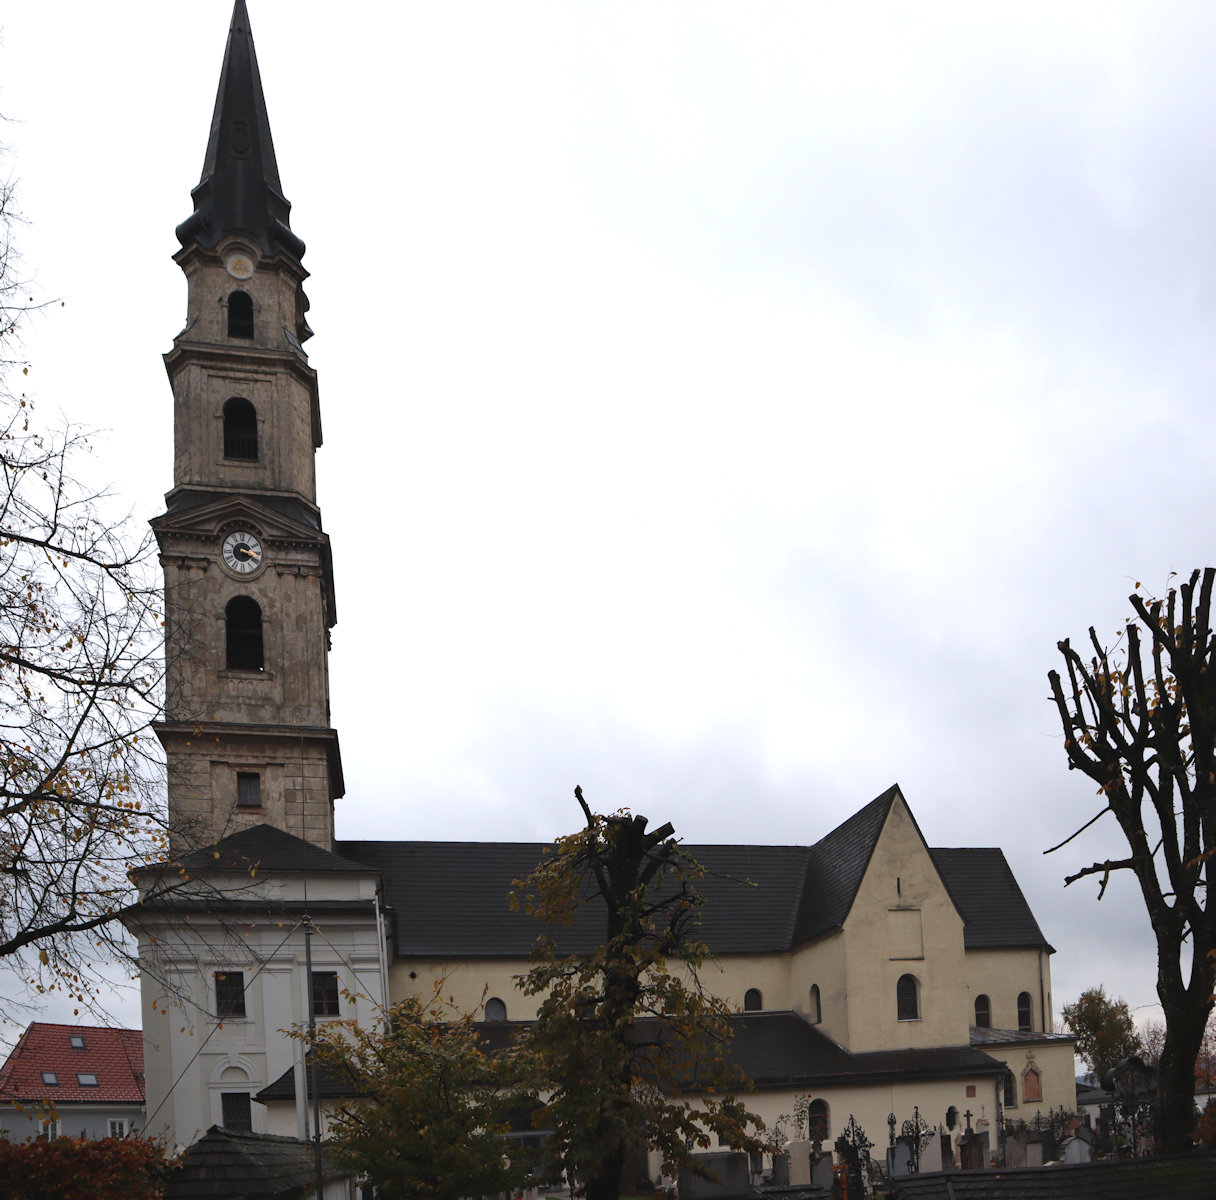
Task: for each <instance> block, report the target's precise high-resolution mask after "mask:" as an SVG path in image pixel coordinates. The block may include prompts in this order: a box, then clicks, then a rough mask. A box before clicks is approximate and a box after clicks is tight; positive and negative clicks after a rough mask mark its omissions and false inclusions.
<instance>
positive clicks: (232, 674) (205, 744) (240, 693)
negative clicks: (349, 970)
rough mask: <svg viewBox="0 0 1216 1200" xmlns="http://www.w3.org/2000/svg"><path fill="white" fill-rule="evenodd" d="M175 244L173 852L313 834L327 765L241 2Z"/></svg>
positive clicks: (323, 591)
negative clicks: (245, 835) (180, 303)
mask: <svg viewBox="0 0 1216 1200" xmlns="http://www.w3.org/2000/svg"><path fill="white" fill-rule="evenodd" d="M192 195H193V199H194V213H193V215H191V216H190V217H189V218H188V219H187V220H186V221H184V222H183V223H182V224H181V225H180V226H178V229H177V237H178V240H179V241H180V242H181V249H180V250H179V251H178V252H177V254H176V255H175V261H176V262H177V264H178V265H179V266H180V267H181V269H182V271H183V272H184V274H185V276H186V281H187V285H188V289H189V291H188V300H187V316H186V324H185V328H184V329H183V330H182V331H181V332H180V333H179V334H178V335H177V337H176V338H174V341H173V349H172V350H170V351H169V353H168V354H166V355H165V367H166V369H167V370H168V373H169V380H170V383H171V385H172V388H173V406H174V462H173V489H172V490H171V491H170V492H169V493H168V494H167V495H166V497H165V503H166V509H165V512H164V513H163V514H162V515H161V516H159V517H157V518H156V519H155V520H154V521H153V522H152V527H153V529H154V531H155V534H156V538H157V541H158V543H159V545H160V553H161V562H162V564H163V567H164V572H165V616H166V632H165V647H166V648H165V653H166V663H165V671H166V699H165V719H164V721H163V722H161V723H160V724H159V725H158V727H157V734H158V736H159V737H160V740H161V743H162V745H163V746H164V748H165V754H166V758H167V762H168V771H169V813H170V819H171V821H172V827H173V831H174V832H173V836H174V839H175V852H182V851H187V850H189V849H191V848H192V847H194V846H199V845H204V844H207V843H210V842H214V841H216V840H218V839H220V838H223V837H225V836H227V835H228V834H230V833H234V832H236V831H238V830H240V829H244V828H247V827H249V826H251V825H258V824H268V825H272V826H275V827H276V828H278V829H282V830H285V831H286V832H288V833H292V834H294V835H296V836H297V837H300V838H303V839H305V840H306V841H309V842H311V843H313V844H314V845H317V846H319V847H322V848H323V849H325V850H329V849H331V848H332V845H333V837H334V821H333V801H334V799H335V798H336V797H339V796H341V795H342V793H343V782H342V765H341V758H340V755H339V752H338V738H337V733H336V731H335V730H334V729H333V728H332V727H331V725H330V712H329V666H328V653H329V630H330V629H331V628H332V626H333V625H334V623H335V621H336V619H337V618H336V613H335V604H334V581H333V565H332V562H331V559H330V550H329V539H328V538H327V537H326V535H325V533H324V532H323V530H322V527H321V512H320V509H319V508H318V507H317V501H316V480H315V470H314V456H315V452H316V450H317V448H318V447H319V446H320V445H321V412H320V405H319V400H318V393H317V377H316V372H315V371H313V369H312V368H311V367H310V366H309V365H308V356H307V355H306V354H305V352H304V342H305V341H306V340H307V338H309V337H310V336H311V333H312V331H311V330H310V329H309V328H308V323H307V320H306V313H307V309H308V300H307V298H306V296H305V294H304V281H305V279H307V277H308V272H307V271H306V270H305V269H304V267H303V264H302V259H303V256H304V243H303V242H302V241H301V240H300V239H299V237H297V236H296V234H295V233H293V232H292V230H291V227H290V222H289V214H290V209H291V205H290V204H289V203H288V201H287V200H286V198H285V197H284V195H283V190H282V186H281V184H280V183H279V172H278V166H277V164H276V162H275V154H274V145H273V143H272V141H271V136H270V123H269V121H268V119H267V115H266V101H265V99H264V97H263V95H262V82H261V78H260V76H259V73H258V64H257V57H256V55H255V53H254V47H253V36H252V34H251V32H250V27H249V15H248V13H247V11H246V8H245V0H236V3H235V7H234V9H233V14H232V23H231V26H230V28H229V32H228V43H227V46H226V48H225V51H224V62H223V69H222V72H221V74H220V83H219V92H218V94H217V96H216V100H215V113H214V115H213V117H212V120H211V133H210V137H209V139H208V142H207V153H206V158H205V160H204V162H203V173H202V178H201V179H200V180H199V183H198V186H197V187H196V188H195V189H194V191H193V193H192Z"/></svg>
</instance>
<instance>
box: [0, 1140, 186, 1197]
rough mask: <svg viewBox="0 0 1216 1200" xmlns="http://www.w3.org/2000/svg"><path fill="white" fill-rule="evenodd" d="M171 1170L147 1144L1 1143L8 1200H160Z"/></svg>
mask: <svg viewBox="0 0 1216 1200" xmlns="http://www.w3.org/2000/svg"><path fill="white" fill-rule="evenodd" d="M172 1168H173V1163H172V1161H167V1160H166V1159H165V1154H164V1149H163V1147H161V1146H159V1145H157V1144H156V1143H155V1142H150V1141H148V1140H146V1139H144V1138H102V1139H101V1140H100V1141H88V1140H87V1139H83V1138H68V1137H61V1138H52V1139H51V1140H50V1141H47V1140H46V1139H45V1138H38V1139H36V1140H34V1141H29V1142H10V1141H8V1140H6V1139H4V1138H0V1179H2V1180H3V1181H4V1184H3V1194H4V1196H5V1197H6V1200H45V1198H46V1197H48V1196H54V1197H56V1200H161V1197H163V1196H164V1194H165V1183H166V1181H167V1180H168V1178H169V1175H170V1172H171V1171H172Z"/></svg>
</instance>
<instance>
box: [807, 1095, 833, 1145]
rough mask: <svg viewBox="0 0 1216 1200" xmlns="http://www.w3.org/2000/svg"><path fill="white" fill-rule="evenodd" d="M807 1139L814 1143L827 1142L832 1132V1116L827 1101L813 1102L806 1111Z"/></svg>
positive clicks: (816, 1100)
mask: <svg viewBox="0 0 1216 1200" xmlns="http://www.w3.org/2000/svg"><path fill="white" fill-rule="evenodd" d="M806 1125H807V1137H809V1138H810V1139H811V1141H812V1142H826V1141H827V1140H828V1133H829V1132H830V1131H831V1128H832V1124H831V1114H830V1113H829V1111H828V1102H827V1101H826V1100H819V1099H815V1100H812V1101H811V1103H810V1106H809V1107H808V1108H807V1110H806Z"/></svg>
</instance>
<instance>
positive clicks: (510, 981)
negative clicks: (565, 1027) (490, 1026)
mask: <svg viewBox="0 0 1216 1200" xmlns="http://www.w3.org/2000/svg"><path fill="white" fill-rule="evenodd" d="M527 969H528V963H527V960H526V959H522V958H500V959H493V958H486V959H481V958H475V959H474V958H468V959H457V960H451V961H447V962H444V961H442V960H440V959H420V958H402V959H397V960H396V961H394V962H393V963H392V964H391V965H390V966H389V976H388V979H389V995H390V996H391V997H392V999H393V1002H394V1003H396V1002H397V1001H399V1000H404V999H405V998H406V997H407V996H417V997H419V998H420V999H423V1000H428V1001H429V1000H430V998H431V997H433V996H434V995H435V994H436V990H437V985H438V992H439V994H440V995H441V996H442V998H443V999H444V1000H445V1001H447V1002H449V1003H450V1004H451V1005H452V1006H453V1007H454V1008H455V1009H456V1010H457V1011H458V1012H461V1013H472V1014H473V1015H474V1016H475V1017H477V1019H479V1020H480V1019H481V1017H482V1014H483V1012H484V1010H485V1002H486V1001H487V1000H488V999H490V998H491V997H497V998H498V999H499V1000H501V1001H502V1002H503V1003H504V1004H505V1005H506V1006H507V1020H508V1021H530V1020H532V1019H533V1018H534V1017H535V1016H536V1010H537V1007H538V997H536V996H525V995H524V994H523V992H521V991H519V989H518V988H517V987H516V986H515V977H516V976H517V975H522V974H523V973H524V972H526V971H527Z"/></svg>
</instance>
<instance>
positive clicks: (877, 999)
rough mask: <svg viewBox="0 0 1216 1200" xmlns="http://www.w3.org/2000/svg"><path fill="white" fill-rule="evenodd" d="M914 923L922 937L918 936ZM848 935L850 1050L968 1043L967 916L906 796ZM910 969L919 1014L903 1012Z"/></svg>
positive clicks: (880, 845)
mask: <svg viewBox="0 0 1216 1200" xmlns="http://www.w3.org/2000/svg"><path fill="white" fill-rule="evenodd" d="M917 914H919V916H918V915H917ZM914 926H917V927H919V938H918V939H917V938H913V937H911V936H910V931H911V930H912V929H913V927H914ZM844 940H845V986H846V988H847V990H848V1008H849V1014H848V1041H847V1043H846V1044H847V1046H848V1048H849V1049H850V1050H853V1051H855V1052H858V1051H865V1050H879V1049H894V1048H907V1047H928V1046H947V1045H953V1046H958V1045H966V1044H967V1043H968V1040H969V1036H970V1035H969V1025H970V1022H971V1017H972V1016H973V1015H974V1014H973V1013H971V1012H970V1011H969V1010H970V1005H969V1001H968V996H967V987H966V965H965V962H964V950H963V920H962V917H961V916H960V915H959V912H958V910H957V909H956V908H955V906H954V902H953V901H952V900H951V899H950V895H949V893H948V892H947V891H946V888H945V885H944V884H943V883H942V881H941V877H940V876H939V875H938V873H937V867H936V866H935V865H934V863H933V859H932V858H931V857H930V855H929V851H928V849H927V848H926V847H925V844H924V842H923V841H922V840H921V837H920V835H919V833H918V832H917V830H916V826H915V823H914V822H913V820H912V815H911V813H910V812H909V811H908V807H907V805H906V804H905V803H904V801H903V798H902V797H900V796H897V797H896V798H895V800H894V801H893V802H892V804H891V809H890V812H889V814H888V816H887V821H886V824H885V825H884V826H883V829H882V832H881V833H880V834H879V836H878V841H877V844H876V846H875V848H874V854H873V856H872V858H871V860H870V864H869V866H868V868H867V869H866V873H865V876H864V877H863V879H862V882H861V886H860V887H859V888H858V891H857V896H856V899H855V900H854V902H853V908H852V910H851V911H850V913H849V915H848V917H847V918H846V919H845V923H844ZM913 942H916V943H917V944H916V945H913V944H912V943H913ZM918 948H919V956H918V955H917V954H916V950H917V949H918ZM902 975H911V976H912V977H913V978H914V979H915V980H916V981H917V990H918V1001H919V1003H918V1012H919V1016H918V1019H916V1020H910V1021H900V1020H898V1017H897V1008H896V986H897V983H898V980H899V978H900V977H901V976H902Z"/></svg>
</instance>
